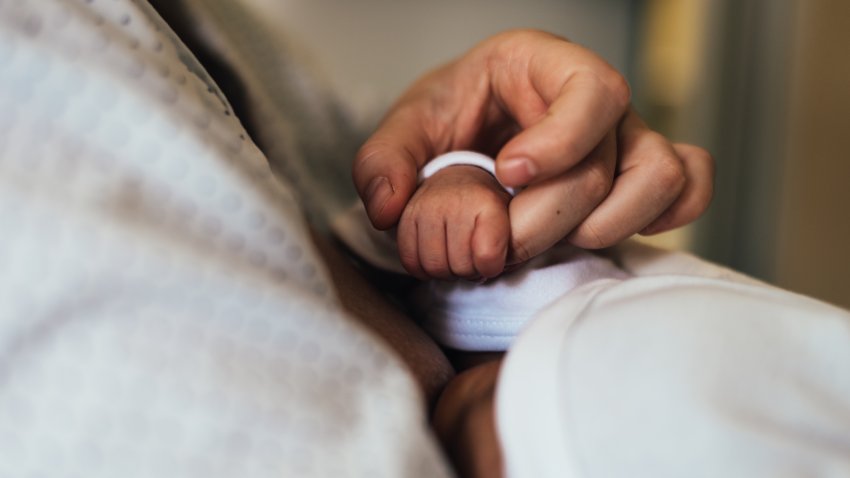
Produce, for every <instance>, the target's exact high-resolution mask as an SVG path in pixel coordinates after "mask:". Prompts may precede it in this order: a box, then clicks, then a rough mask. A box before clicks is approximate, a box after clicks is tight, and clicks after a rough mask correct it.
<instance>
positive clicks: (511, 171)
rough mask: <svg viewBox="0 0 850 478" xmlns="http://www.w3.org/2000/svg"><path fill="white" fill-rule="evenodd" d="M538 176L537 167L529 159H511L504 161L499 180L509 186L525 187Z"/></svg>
mask: <svg viewBox="0 0 850 478" xmlns="http://www.w3.org/2000/svg"><path fill="white" fill-rule="evenodd" d="M535 176H537V166H536V165H535V164H534V162H533V161H531V160H530V159H528V158H510V159H506V160H504V161H502V164H501V165H500V168H499V180H500V181H502V183H504V184H505V185H507V186H524V185H526V184H528V183H529V182H530V181H531V180H532V179H534V177H535Z"/></svg>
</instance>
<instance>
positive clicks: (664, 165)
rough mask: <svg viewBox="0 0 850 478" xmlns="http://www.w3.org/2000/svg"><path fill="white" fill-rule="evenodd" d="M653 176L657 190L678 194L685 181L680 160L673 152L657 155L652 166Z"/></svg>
mask: <svg viewBox="0 0 850 478" xmlns="http://www.w3.org/2000/svg"><path fill="white" fill-rule="evenodd" d="M653 178H654V180H655V183H656V187H657V188H658V190H659V191H662V192H665V193H668V194H670V195H673V196H675V195H678V194H679V193H680V192H681V191H682V189H684V187H685V182H686V181H687V179H686V177H685V168H684V166H683V165H682V162H681V161H680V160H679V158H677V157H676V156H675V155H673V154H663V155H661V156H658V158H657V159H656V162H655V166H654V168H653Z"/></svg>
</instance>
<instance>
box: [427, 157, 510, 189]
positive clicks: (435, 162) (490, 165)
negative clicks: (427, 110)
mask: <svg viewBox="0 0 850 478" xmlns="http://www.w3.org/2000/svg"><path fill="white" fill-rule="evenodd" d="M449 166H475V167H478V168H481V169H483V170H484V171H487V172H488V173H490V175H491V176H493V177H494V178H496V161H495V160H493V158H491V157H489V156H487V155H484V154H481V153H476V152H475V151H452V152H451V153H446V154H443V155H440V156H437V157H436V158H434V159H432V160H431V161H428V163H427V164H425V166H424V167H423V168H422V170H421V171H419V183H420V184H421V183H422V182H423V181H425V180H426V179H428V178H430V177H431V176H433V175H435V174H437V172H438V171H441V170H443V169H445V168H448V167H449ZM496 181H497V182H498V181H499V179H498V178H496ZM499 185H500V186H502V188H503V189H504V190H505V191H507V192H508V194H510V195H511V196H515V195H516V190H514V188H509V187H506V186H504V185H503V184H502V183H499Z"/></svg>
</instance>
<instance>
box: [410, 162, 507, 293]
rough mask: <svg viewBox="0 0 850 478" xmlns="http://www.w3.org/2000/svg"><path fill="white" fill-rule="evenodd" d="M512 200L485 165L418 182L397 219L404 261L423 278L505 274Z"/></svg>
mask: <svg viewBox="0 0 850 478" xmlns="http://www.w3.org/2000/svg"><path fill="white" fill-rule="evenodd" d="M510 199H511V197H510V195H509V194H508V193H507V192H505V190H504V189H503V188H502V187H501V186H500V185H499V183H498V182H497V181H496V179H495V178H494V177H493V176H491V175H490V174H489V173H488V172H487V171H484V170H483V169H481V168H478V167H475V166H465V165H464V166H451V167H448V168H445V169H442V170H440V171H439V172H437V173H436V174H434V175H433V176H431V177H430V178H428V179H426V180H425V181H424V182H423V183H422V184H421V185H420V186H419V188H418V189H417V190H416V192H415V193H414V195H413V198H411V200H410V202H409V203H408V204H407V206H406V207H405V209H404V212H403V213H402V216H401V219H400V220H399V225H398V236H397V237H398V251H399V258H400V259H401V263H402V265H403V266H404V268H405V269H406V270H407V271H408V272H409V273H410V274H411V275H413V276H415V277H417V278H420V279H428V278H433V279H443V280H451V279H455V278H465V279H477V278H491V277H495V276H497V275H499V274H501V273H502V271H503V270H504V267H505V258H506V256H507V252H508V244H509V242H510V234H511V229H510V220H509V218H508V203H509V202H510Z"/></svg>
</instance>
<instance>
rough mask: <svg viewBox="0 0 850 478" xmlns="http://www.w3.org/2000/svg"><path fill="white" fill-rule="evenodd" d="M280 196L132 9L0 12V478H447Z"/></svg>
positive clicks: (178, 60) (385, 353)
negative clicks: (350, 477) (399, 477)
mask: <svg viewBox="0 0 850 478" xmlns="http://www.w3.org/2000/svg"><path fill="white" fill-rule="evenodd" d="M193 5H194V6H193V8H195V9H196V10H197V11H196V12H195V13H196V15H197V16H198V17H197V19H198V21H199V22H201V25H202V26H203V28H205V29H206V30H207V31H208V33H209V34H211V35H214V34H215V33H214V30H215V26H216V22H215V21H214V20H215V18H218V17H220V16H221V15H223V14H224V13H223V12H224V10H223V9H225V8H229V9H230V10H231V11H232V12H235V13H234V15H236V13H239V9H238V8H236V6H237V5H238V2H232V1H209V0H204V1H203V2H200V1H198V2H195V3H194V4H193ZM216 16H218V17H216ZM234 18H238V17H234ZM235 24H237V25H238V23H235ZM231 33H232V32H231ZM248 33H251V34H253V33H252V32H248ZM246 34H247V33H246ZM219 38H220V40H221V41H222V42H224V43H227V44H229V45H236V46H235V47H233V48H236V49H237V50H234V51H237V52H238V48H239V47H238V45H239V43H238V42H235V41H234V42H229V43H228V38H229V37H228V34H227V33H226V32H225V33H222V34H221V36H220V37H219ZM233 54H234V55H236V54H238V53H233ZM270 61H271V60H270ZM272 63H273V62H272ZM263 78H266V77H263ZM262 94H263V95H267V96H266V97H267V98H269V99H270V101H271V100H272V99H273V97H274V98H278V97H276V96H274V92H273V91H270V90H268V89H266V90H263V93H262ZM281 118H282V116H278V117H277V120H280V121H282V119H281ZM282 131H284V133H282V134H284V137H282V138H281V139H283V140H286V139H289V138H288V137H286V136H285V135H286V134H289V135H297V133H298V132H297V131H295V132H293V131H291V130H288V132H287V130H285V129H284V130H282ZM281 144H291V143H288V142H287V141H281ZM281 148H283V147H282V146H281ZM279 149H280V148H279ZM304 150H306V147H304V148H301V147H300V146H299V147H296V146H291V147H290V149H289V150H288V152H289V153H291V155H292V161H293V162H292V163H290V164H291V165H292V166H291V167H292V170H291V171H290V173H292V171H294V172H295V173H294V174H297V173H298V168H299V167H301V166H298V165H299V164H301V163H296V162H294V161H296V160H301V161H303V158H301V157H299V156H298V155H299V154H302V152H303V151H304ZM281 158H284V155H283V154H280V155H279V157H278V160H281ZM300 186H301V188H300V189H299V193H300V191H301V190H303V189H304V188H306V187H309V182H307V181H304V182H302V183H301V184H300ZM296 194H297V193H295V192H294V190H293V187H292V186H291V184H289V183H288V182H286V181H280V180H278V179H276V178H275V177H274V176H273V175H272V173H271V170H270V168H269V164H268V161H267V159H266V158H265V157H264V156H263V154H261V153H260V151H259V150H258V149H257V148H256V147H255V146H254V144H253V143H252V142H251V140H250V139H249V138H247V137H246V135H245V132H244V130H243V128H242V126H241V125H240V123H239V121H238V120H237V119H236V118H235V117H234V115H233V113H232V110H231V107H230V105H229V104H228V103H227V101H226V100H225V99H224V98H223V96H222V95H221V94H220V93H219V92H218V90H217V88H216V86H215V85H213V84H212V82H211V81H210V80H209V79H208V78H207V76H206V75H205V74H204V72H203V70H202V69H201V67H200V66H199V65H198V63H197V62H196V61H195V60H194V59H193V57H192V55H191V54H190V53H189V52H188V51H187V50H186V49H185V48H184V47H183V46H182V44H181V43H180V42H179V41H177V40H176V39H175V37H174V36H173V35H172V34H171V33H169V30H168V27H167V26H166V25H165V24H164V23H163V22H162V21H161V20H160V19H159V18H158V16H157V15H156V14H155V13H154V12H153V10H152V9H151V8H150V7H149V6H148V5H146V4H145V3H144V2H138V1H130V0H86V1H83V0H31V1H12V0H2V1H0V476H3V477H16V476H86V477H97V476H104V477H114V476H123V477H132V476H203V477H210V476H228V477H232V476H251V477H259V476H276V477H277V476H370V477H371V476H391V477H395V476H443V475H446V474H448V471H447V468H446V467H445V465H444V462H443V461H442V459H441V457H440V455H439V453H438V451H437V447H436V445H435V443H434V442H433V440H432V438H431V436H430V433H429V431H428V428H427V425H426V421H425V417H424V416H423V410H424V406H423V404H422V400H421V397H420V396H419V394H418V392H417V390H416V388H415V386H414V384H413V382H412V380H411V378H410V377H409V375H408V374H407V373H406V372H405V371H404V370H403V369H402V367H401V366H400V362H399V360H397V359H396V358H395V356H394V355H393V354H392V353H391V352H390V351H389V350H388V349H387V348H386V347H384V346H383V345H382V344H381V343H380V342H378V341H377V340H376V339H374V338H373V337H372V336H370V335H369V334H368V333H366V332H365V331H364V330H362V329H361V328H359V327H358V326H357V325H356V324H355V323H353V322H352V321H351V320H349V319H348V318H347V317H346V316H345V314H344V313H343V312H342V311H341V310H340V308H339V306H338V305H337V301H336V298H335V296H334V292H333V291H332V290H331V287H330V283H329V280H328V277H327V274H326V273H325V271H324V269H323V265H322V263H321V262H320V261H319V260H318V258H317V254H316V252H315V251H314V249H313V247H312V245H311V243H310V241H309V238H308V236H307V230H306V227H305V223H304V220H303V216H302V214H301V212H300V211H299V207H298V205H297V203H296V200H295V197H296Z"/></svg>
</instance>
